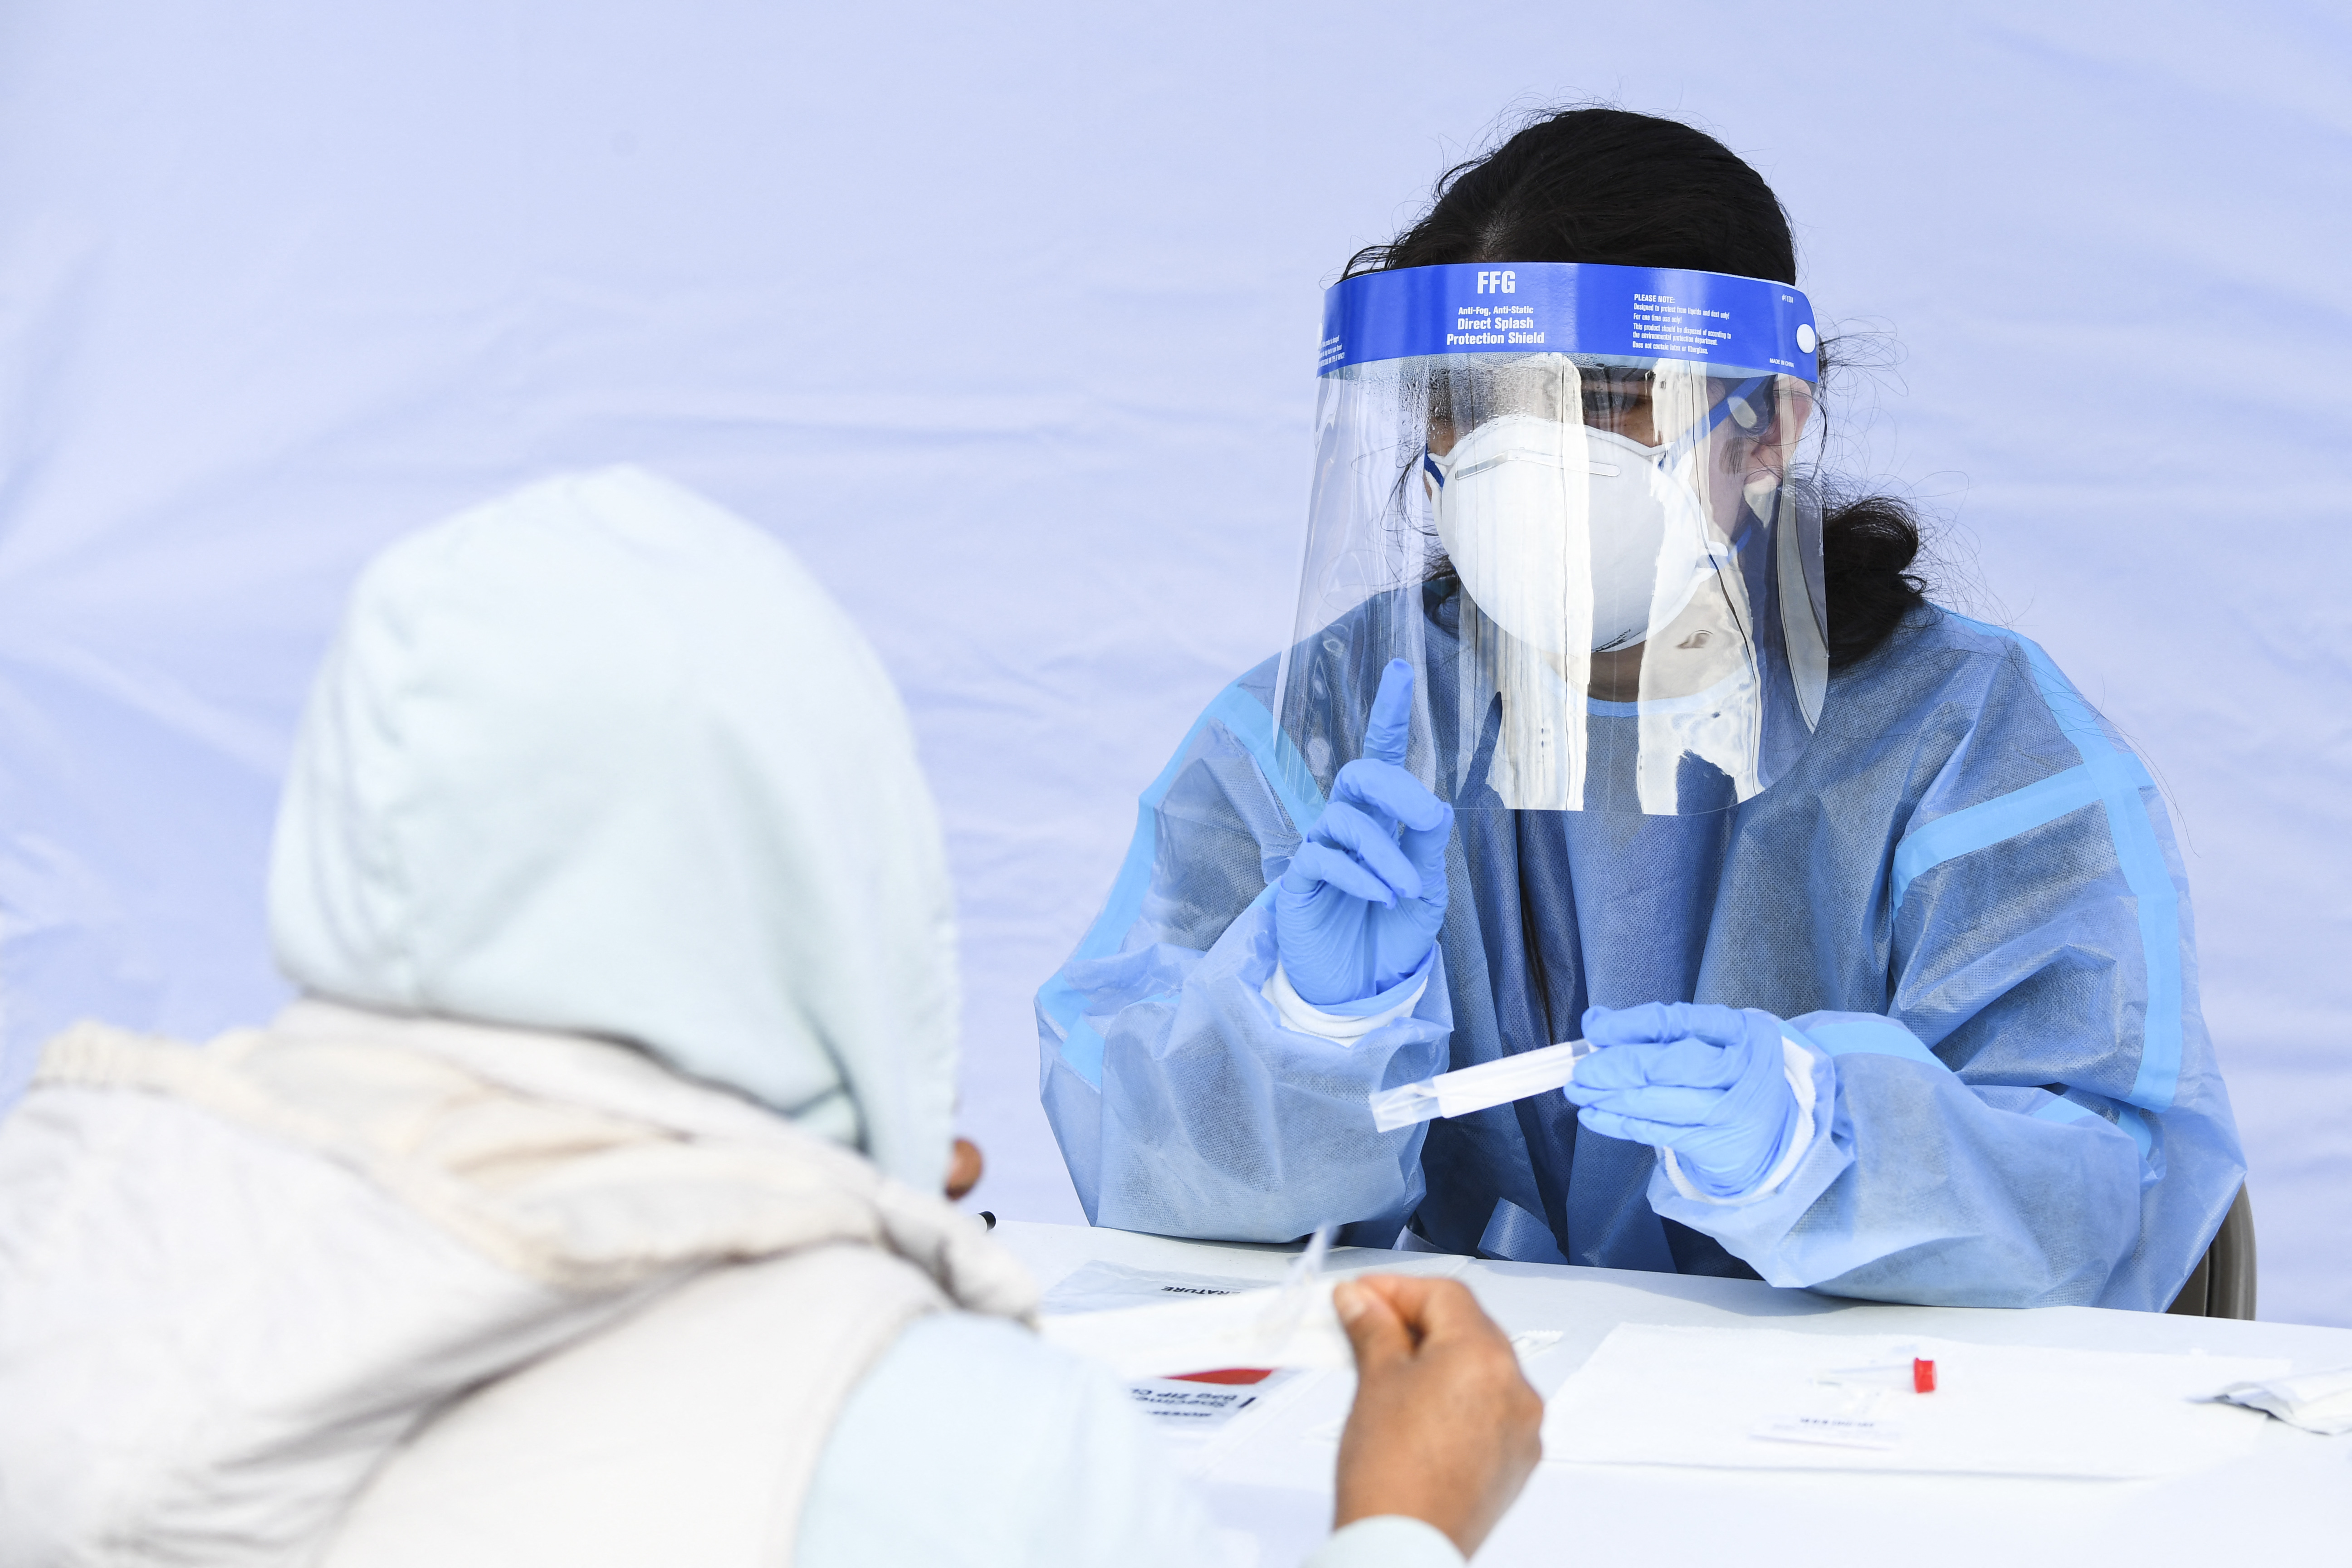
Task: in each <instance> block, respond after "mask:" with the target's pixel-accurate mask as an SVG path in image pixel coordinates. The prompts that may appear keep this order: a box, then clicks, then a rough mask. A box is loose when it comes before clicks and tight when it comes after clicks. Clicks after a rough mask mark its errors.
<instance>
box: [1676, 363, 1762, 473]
mask: <svg viewBox="0 0 2352 1568" xmlns="http://www.w3.org/2000/svg"><path fill="white" fill-rule="evenodd" d="M1771 379H1772V378H1771V377H1770V376H1769V375H1759V376H1754V377H1751V378H1750V379H1748V380H1747V381H1743V382H1741V383H1740V384H1738V386H1735V387H1733V388H1732V389H1731V390H1730V391H1729V392H1727V393H1725V394H1724V395H1723V396H1722V397H1721V398H1720V399H1718V400H1717V403H1716V405H1715V406H1714V407H1712V408H1710V409H1708V410H1707V411H1706V424H1704V425H1701V426H1698V427H1697V428H1696V429H1694V430H1690V431H1687V432H1685V434H1684V436H1683V437H1682V438H1681V439H1680V440H1678V441H1676V442H1675V444H1674V445H1673V446H1672V447H1668V448H1667V449H1666V452H1665V454H1664V456H1663V457H1661V458H1659V459H1658V463H1659V466H1660V467H1662V468H1673V467H1674V465H1675V463H1677V462H1679V461H1681V460H1682V458H1684V457H1685V456H1686V455H1687V454H1688V453H1690V452H1691V451H1692V450H1693V449H1694V448H1696V447H1697V446H1698V444H1699V443H1700V442H1701V441H1704V440H1706V438H1707V437H1709V436H1712V435H1714V434H1715V431H1716V427H1717V426H1719V425H1721V424H1722V423H1723V422H1724V421H1725V420H1727V419H1728V418H1730V417H1731V416H1732V405H1733V404H1735V403H1736V404H1738V405H1739V406H1740V407H1742V408H1745V409H1748V410H1750V411H1751V412H1752V411H1753V410H1754V409H1755V407H1756V395H1757V393H1758V392H1759V391H1761V390H1762V389H1763V386H1764V384H1765V383H1766V382H1768V381H1769V380H1771ZM1742 428H1743V429H1744V428H1746V427H1745V426H1742Z"/></svg>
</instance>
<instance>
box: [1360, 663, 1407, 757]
mask: <svg viewBox="0 0 2352 1568" xmlns="http://www.w3.org/2000/svg"><path fill="white" fill-rule="evenodd" d="M1411 733H1412V666H1411V665H1409V664H1407V663H1406V662H1405V661H1404V660H1402V659H1401V658H1392V659H1391V660H1389V667H1388V668H1386V669H1384V670H1382V671H1381V689H1380V693H1379V695H1377V696H1375V697H1374V698H1373V699H1372V717H1371V721H1370V722H1369V723H1367V724H1366V725H1365V726H1364V755H1366V756H1368V757H1370V758H1371V759H1372V760H1373V761H1374V762H1378V763H1396V764H1397V765H1398V766H1400V767H1402V766H1403V765H1404V748H1405V740H1406V738H1407V737H1408V736H1409V735H1410V734H1411Z"/></svg>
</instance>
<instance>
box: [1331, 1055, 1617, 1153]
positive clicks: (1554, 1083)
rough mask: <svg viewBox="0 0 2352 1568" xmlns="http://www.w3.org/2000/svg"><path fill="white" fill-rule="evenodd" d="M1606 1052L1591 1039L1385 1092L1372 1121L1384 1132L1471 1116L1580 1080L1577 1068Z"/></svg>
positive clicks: (1378, 1099) (1378, 1096) (1374, 1100)
mask: <svg viewBox="0 0 2352 1568" xmlns="http://www.w3.org/2000/svg"><path fill="white" fill-rule="evenodd" d="M1600 1048H1601V1047H1599V1046H1596V1045H1594V1044H1593V1043H1592V1042H1591V1041H1590V1040H1570V1041H1568V1042H1567V1043H1566V1044H1564V1045H1558V1046H1546V1047H1543V1048H1542V1049H1540V1050H1533V1051H1521V1052H1520V1053H1519V1054H1518V1055H1517V1056H1515V1057H1504V1058H1501V1059H1500V1060H1497V1061H1491V1062H1480V1063H1479V1064H1478V1065H1477V1066H1476V1067H1475V1068H1462V1069H1461V1070H1460V1071H1459V1072H1442V1073H1439V1074H1438V1075H1437V1076H1436V1077H1435V1078H1425V1079H1422V1080H1421V1081H1420V1082H1419V1083H1408V1084H1401V1085H1399V1086H1398V1087H1397V1088H1395V1089H1382V1090H1381V1092H1380V1093H1378V1094H1376V1095H1374V1096H1372V1121H1373V1122H1374V1124H1375V1125H1377V1126H1378V1127H1379V1128H1380V1130H1381V1131H1383V1132H1393V1131H1396V1130H1397V1129H1398V1128H1400V1127H1410V1126H1412V1124H1413V1123H1414V1122H1416V1121H1428V1120H1430V1119H1431V1118H1432V1117H1434V1116H1467V1115H1469V1114H1470V1113H1471V1112H1472V1111H1474V1110H1486V1108H1487V1107H1488V1106H1490V1105H1507V1104H1508V1103H1509V1102H1510V1101H1512V1100H1525V1099H1527V1097H1528V1096H1529V1095H1531V1094H1541V1093H1542V1092H1543V1091H1544V1090H1546V1089H1558V1088H1559V1087H1560V1086H1561V1085H1562V1084H1565V1083H1566V1082H1567V1081H1568V1080H1569V1079H1570V1078H1572V1077H1574V1076H1575V1073H1576V1064H1577V1063H1578V1062H1579V1061H1580V1060H1582V1059H1583V1058H1586V1057H1589V1056H1591V1054H1592V1053H1593V1052H1595V1051H1597V1050H1599V1049H1600Z"/></svg>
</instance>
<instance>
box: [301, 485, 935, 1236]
mask: <svg viewBox="0 0 2352 1568" xmlns="http://www.w3.org/2000/svg"><path fill="white" fill-rule="evenodd" d="M269 913H270V928H271V935H272V938H273V940H274V942H275V944H276V947H277V952H278V963H279V966H280V967H281V968H283V969H284V970H285V972H286V973H287V974H288V975H289V976H290V977H291V978H292V979H293V980H295V981H296V982H297V983H299V984H301V985H302V986H304V987H305V988H306V989H308V990H310V991H311V992H313V993H315V994H321V995H324V996H328V997H331V998H334V999H337V1000H341V1001H344V1002H350V1003H356V1004H359V1005H363V1006H372V1007H376V1008H381V1009H388V1010H392V1011H395V1012H401V1013H412V1014H425V1015H435V1016H446V1017H453V1018H460V1019H471V1020H475V1021H478V1022H484V1023H492V1024H505V1025H515V1026H524V1027H533V1028H545V1029H560V1030H567V1031H572V1032H577V1033H583V1034H592V1035H601V1036H606V1037H612V1038H615V1039H619V1040H624V1041H627V1042H629V1043H632V1044H634V1045H635V1046H637V1047H641V1048H643V1049H645V1050H646V1051H648V1052H650V1053H651V1054H652V1055H653V1056H655V1057H656V1058H659V1059H660V1060H662V1061H664V1062H666V1063H667V1064H669V1065H670V1066H672V1067H674V1068H677V1069H678V1070H679V1071H681V1072H684V1073H686V1074H688V1075H690V1076H692V1077H694V1078H698V1079H705V1080H708V1081H710V1082H713V1083H717V1084H720V1085H725V1086H728V1087H730V1088H733V1089H739V1090H740V1091H741V1092H743V1093H745V1094H747V1095H750V1096H752V1097H753V1098H755V1099H757V1100H761V1101H762V1102H764V1103H765V1104H766V1105H768V1106H770V1107H772V1108H773V1109H774V1110H778V1111H781V1112H782V1113H783V1114H784V1115H786V1116H788V1117H790V1118H791V1119H792V1120H793V1121H795V1122H798V1123H800V1124H801V1125H803V1126H804V1127H807V1128H808V1129H810V1130H812V1131H817V1132H820V1133H823V1134H824V1135H826V1136H828V1137H831V1138H833V1139H835V1140H837V1141H839V1142H845V1143H849V1144H852V1145H855V1146H856V1147H858V1148H861V1149H863V1150H864V1151H865V1152H866V1153H867V1154H868V1155H869V1156H870V1157H871V1158H872V1159H873V1160H874V1161H875V1163H877V1164H878V1165H879V1166H881V1168H882V1169H883V1170H884V1171H885V1172H887V1173H889V1174H891V1175H894V1176H897V1177H898V1178H899V1179H900V1180H902V1181H905V1182H907V1183H908V1184H910V1185H914V1186H917V1187H919V1188H922V1189H925V1190H936V1189H937V1187H938V1186H939V1185H940V1180H941V1177H942V1175H943V1173H944V1170H945V1166H946V1162H947V1157H948V1145H949V1142H950V1136H951V1124H950V1115H951V1110H952V1106H953V1100H954V1077H955V1055H956V1029H957V1011H958V1002H957V988H956V978H955V945H954V944H955V931H954V920H953V905H952V895H951V893H950V888H949V884H948V878H947V870H946V859H945V855H944V852H943V849H942V846H941V843H940V828H939V821H938V816H937V812H936V810H935V808H934V806H933V805H932V801H931V797H930V794H929V790H928V789H927V788H926V787H925V785H924V783H923V779H922V775H921V773H920V772H919V769H918V767H917V764H916V760H915V745H914V738H913V735H912V732H911V731H910V730H909V729H908V723H907V718H906V714H905V711H904V710H902V709H901V707H900V706H899V702H898V694H897V693H896V692H895V691H894V690H893V689H892V688H891V685H890V681H889V679H888V677H887V675H885V674H884V672H883V669H882V666H881V662H880V660H879V659H877V658H876V656H875V653H874V650H873V649H872V647H869V646H868V645H867V643H866V639H865V637H863V636H861V635H860V634H859V632H858V630H857V628H856V626H854V625H853V624H852V623H851V622H850V620H849V618H848V616H846V615H845V614H844V613H843V611H842V609H841V607H840V606H839V605H835V603H834V602H833V601H832V600H831V599H830V598H829V597H827V596H826V595H825V593H824V590H823V589H822V588H820V587H819V586H818V585H817V584H816V582H815V581H814V579H813V578H812V577H810V575H809V574H808V573H807V571H806V570H805V569H804V568H803V566H802V565H801V563H799V561H798V560H796V559H795V558H794V557H793V554H792V553H791V552H789V551H787V550H786V549H785V548H784V547H783V546H782V545H781V544H779V543H778V542H776V541H774V540H773V539H772V538H770V537H768V536H767V535H766V534H764V533H761V531H759V530H757V529H755V528H753V527H751V525H749V524H748V523H746V522H744V521H741V520H740V519H739V518H737V517H735V516H733V515H732V514H731V513H729V512H728V511H726V510H722V509H721V508H719V507H718V506H715V505H713V504H712V503H711V502H709V501H708V500H704V499H702V498H701V497H699V496H697V495H695V494H693V493H692V492H690V491H688V490H686V489H681V488H679V487H678V486H677V485H675V484H672V483H670V482H668V481H667V480H665V479H659V478H656V476H654V475H652V474H649V473H646V472H644V471H642V470H640V469H635V468H610V469H605V470H603V471H600V472H596V473H591V474H582V475H571V476H565V477H562V478H558V479H549V480H546V481H544V482H542V483H539V484H534V485H531V486H530V487H529V488H527V489H522V490H519V491H517V492H516V493H514V494H512V495H509V496H508V497H506V498H505V499H503V500H497V501H493V502H491V503H489V504H488V505H486V506H482V507H479V508H477V509H475V510H470V511H467V512H464V513H461V514H459V515H458V516H457V517H454V518H451V519H449V520H448V521H445V522H442V523H440V524H438V525H436V526H435V527H432V528H428V529H426V530H425V531H422V532H419V533H416V534H414V535H411V536H410V537H408V538H406V539H404V540H402V541H401V542H398V543H396V544H394V545H393V546H392V547H391V548H390V549H388V550H386V551H385V552H383V554H382V555H380V556H379V557H377V559H376V560H375V561H374V562H373V563H372V564H371V565H370V566H369V567H368V568H367V570H366V572H365V573H364V574H362V577H361V579H360V582H359V585H358V587H357V589H356V590H355V591H354V593H353V595H352V605H351V608H350V611H349V614H348V615H347V616H346V618H345V620H344V624H343V627H342V631H341V636H340V637H338V638H337V640H336V643H335V646H334V647H333V649H332V650H331V652H330V653H329V655H328V657H327V660H326V663H325V665H324V667H323V668H321V669H320V673H319V676H318V679H317V683H316V685H315V687H314V688H313V689H312V691H311V694H310V707H309V710H308V711H307V713H306V714H305V716H304V719H303V722H302V728H301V733H300V736H299V740H298V741H297V742H296V747H295V755H294V761H293V765H292V769H291V771H290V773H289V778H288V782H287V785H286V794H285V798H284V801H283V803H282V804H281V805H280V808H279V813H278V835H277V843H276V846H275V852H274V856H273V860H272V864H271V867H270V886H269Z"/></svg>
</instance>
